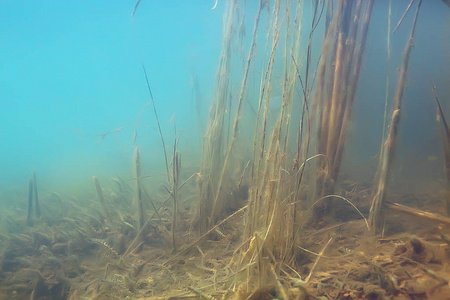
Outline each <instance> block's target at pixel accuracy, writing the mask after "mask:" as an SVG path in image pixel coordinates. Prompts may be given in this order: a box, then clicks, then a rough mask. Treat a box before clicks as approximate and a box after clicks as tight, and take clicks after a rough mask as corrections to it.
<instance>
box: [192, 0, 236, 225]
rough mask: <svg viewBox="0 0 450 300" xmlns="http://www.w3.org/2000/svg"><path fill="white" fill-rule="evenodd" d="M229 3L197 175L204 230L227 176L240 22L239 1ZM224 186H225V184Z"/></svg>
mask: <svg viewBox="0 0 450 300" xmlns="http://www.w3.org/2000/svg"><path fill="white" fill-rule="evenodd" d="M227 5H228V9H227V12H226V15H225V17H224V32H223V42H222V52H221V54H220V62H219V68H218V70H217V75H216V80H217V87H216V95H215V100H214V104H213V106H212V107H211V111H210V121H209V124H208V128H207V132H206V134H205V138H204V142H203V161H202V167H201V171H200V172H199V174H198V178H197V182H198V185H199V190H200V201H199V212H198V222H199V229H200V232H201V233H204V232H206V231H207V230H208V228H209V226H210V224H211V223H212V222H213V220H212V219H211V213H212V210H213V206H214V203H215V202H216V201H217V200H218V199H219V198H220V197H221V195H220V194H221V193H222V191H220V190H219V189H218V186H219V181H220V179H219V177H223V178H224V177H225V175H221V173H222V170H223V167H222V166H223V163H224V153H223V149H224V147H225V145H226V144H225V143H226V141H225V129H226V127H225V126H226V125H225V123H226V120H225V116H226V112H227V109H228V107H229V105H230V99H229V82H230V76H231V56H232V44H233V40H234V32H235V27H236V23H237V16H236V15H237V9H238V1H237V0H230V1H229V2H228V3H227ZM222 180H223V179H222ZM221 185H222V186H223V183H222V184H221ZM217 194H219V195H217ZM219 201H220V200H219ZM216 207H217V205H216ZM217 209H218V208H216V211H217ZM216 214H217V213H216Z"/></svg>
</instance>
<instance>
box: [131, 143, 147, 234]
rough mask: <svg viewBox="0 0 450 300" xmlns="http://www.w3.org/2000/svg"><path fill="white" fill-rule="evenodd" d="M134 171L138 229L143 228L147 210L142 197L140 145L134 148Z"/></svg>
mask: <svg viewBox="0 0 450 300" xmlns="http://www.w3.org/2000/svg"><path fill="white" fill-rule="evenodd" d="M134 171H135V176H136V208H137V220H138V230H141V229H142V227H143V225H144V223H145V212H144V203H143V197H142V186H141V159H140V156H139V147H136V148H135V150H134Z"/></svg>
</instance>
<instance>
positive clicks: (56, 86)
mask: <svg viewBox="0 0 450 300" xmlns="http://www.w3.org/2000/svg"><path fill="white" fill-rule="evenodd" d="M213 5H214V1H206V0H203V1H170V2H169V1H145V0H144V1H141V3H140V5H139V7H138V9H137V11H136V15H135V17H134V19H133V20H132V19H131V18H130V14H131V12H132V10H133V6H134V1H50V0H49V1H9V0H5V1H1V2H0V28H1V30H0V40H1V41H2V42H1V44H2V45H1V46H0V99H1V100H0V101H1V104H2V105H1V110H0V141H1V146H0V147H1V155H0V188H3V189H4V188H5V187H7V186H11V185H21V184H23V186H26V182H27V178H28V177H29V176H30V174H31V171H32V170H33V169H36V172H37V174H38V176H39V177H40V178H41V180H44V181H45V182H46V185H47V186H48V185H51V186H52V187H53V188H54V187H56V186H58V185H59V184H66V183H68V182H70V181H74V180H75V181H76V180H80V179H82V178H88V179H89V180H90V177H91V176H92V175H108V176H111V175H113V174H119V173H123V172H125V174H127V173H129V171H130V170H131V159H132V154H133V148H134V140H133V137H134V130H135V128H136V126H135V119H136V116H137V114H138V112H139V111H140V110H141V109H142V108H143V107H144V105H145V104H146V103H147V102H148V101H149V100H150V98H149V93H148V90H147V87H146V83H145V78H144V74H143V71H142V67H141V61H142V62H143V63H144V65H145V67H146V69H147V72H148V76H149V81H150V84H151V88H152V91H153V95H154V98H155V103H156V106H157V110H158V113H159V118H160V122H161V126H162V129H163V133H164V134H165V136H166V139H167V141H166V143H168V144H169V145H172V144H173V139H174V133H173V132H174V129H173V128H174V122H173V120H175V122H176V126H177V128H178V131H179V134H178V135H181V143H182V144H183V145H189V143H190V144H192V145H193V146H192V147H191V148H195V149H198V147H199V142H200V138H199V137H198V134H197V133H198V130H196V127H195V126H191V124H192V122H193V121H194V120H193V118H194V116H195V110H194V107H193V103H192V79H191V77H192V75H191V74H192V73H194V74H195V75H196V76H197V77H198V80H199V85H200V86H201V88H202V95H203V96H204V98H205V103H204V104H202V107H201V109H202V112H206V113H207V111H208V107H209V105H210V102H207V100H206V98H207V96H208V95H209V96H210V95H211V93H212V89H213V86H214V74H215V69H216V66H217V61H218V57H219V54H220V47H221V33H222V15H223V8H224V3H223V1H220V3H219V4H218V6H217V8H216V9H215V10H211V7H212V6H213ZM150 108H151V107H148V108H147V109H146V110H145V111H144V112H143V113H142V115H141V117H140V121H139V124H138V126H137V128H138V139H137V144H138V145H139V146H141V147H143V149H145V153H146V154H143V157H144V159H146V160H148V162H149V171H150V170H151V169H155V173H156V172H160V171H161V170H160V167H161V166H162V165H161V163H162V160H161V158H162V150H161V149H162V148H161V145H160V141H159V134H158V132H157V129H156V128H157V127H156V123H155V119H154V115H153V112H152V110H151V109H150ZM206 113H205V116H206ZM122 127H125V128H123V129H122V130H120V131H119V132H117V133H116V134H111V135H107V136H105V138H104V139H101V138H100V137H99V136H98V135H100V134H103V133H106V132H109V131H111V130H115V129H119V128H122ZM183 129H184V130H183ZM194 132H195V134H193V133H194ZM194 140H195V142H194ZM186 147H188V146H186ZM186 147H184V148H185V150H187V149H186ZM150 153H151V155H150Z"/></svg>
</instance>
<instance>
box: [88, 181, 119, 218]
mask: <svg viewBox="0 0 450 300" xmlns="http://www.w3.org/2000/svg"><path fill="white" fill-rule="evenodd" d="M92 179H93V180H94V184H95V189H96V191H97V197H98V200H99V201H100V205H101V206H102V209H103V212H104V213H105V215H106V219H107V220H108V222H109V223H110V224H111V226H114V224H115V223H114V220H113V218H112V217H111V213H110V212H109V208H108V206H107V205H106V202H105V197H103V192H102V187H101V186H100V182H99V181H98V178H97V177H96V176H92Z"/></svg>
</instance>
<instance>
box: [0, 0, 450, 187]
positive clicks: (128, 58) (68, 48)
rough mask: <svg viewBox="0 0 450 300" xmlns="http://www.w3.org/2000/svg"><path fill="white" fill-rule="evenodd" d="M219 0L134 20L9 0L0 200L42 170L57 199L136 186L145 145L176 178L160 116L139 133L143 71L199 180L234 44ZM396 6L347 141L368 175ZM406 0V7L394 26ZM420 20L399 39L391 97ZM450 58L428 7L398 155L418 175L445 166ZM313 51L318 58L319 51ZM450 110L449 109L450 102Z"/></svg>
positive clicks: (395, 38) (149, 156) (150, 7)
mask: <svg viewBox="0 0 450 300" xmlns="http://www.w3.org/2000/svg"><path fill="white" fill-rule="evenodd" d="M214 2H215V1H212V0H198V1H183V0H175V1H163V0H154V1H145V0H142V1H141V3H140V5H139V7H138V9H137V11H136V15H135V17H134V19H133V20H132V19H131V17H130V14H131V12H132V10H133V7H134V4H135V1H131V0H130V1H87V0H80V1H51V0H47V1H14V0H2V1H0V41H1V46H0V101H1V109H0V143H1V144H0V147H1V148H0V149H1V154H0V194H1V193H4V192H5V191H7V190H11V189H14V188H16V189H22V190H23V191H25V190H26V187H27V180H28V178H29V176H30V174H31V172H32V170H33V169H35V170H36V172H37V174H38V176H39V178H40V182H43V184H42V185H41V186H43V187H45V188H46V189H48V190H52V189H62V188H63V187H64V186H65V185H77V183H78V182H79V181H90V180H91V176H93V175H96V176H100V177H102V176H103V177H105V178H109V177H111V176H115V175H117V174H122V175H123V176H125V177H126V176H128V175H130V174H131V161H132V156H133V151H134V146H135V145H138V146H139V147H140V148H141V150H142V155H141V156H142V157H143V160H144V164H145V173H146V174H160V173H161V172H164V160H163V152H162V147H161V143H160V137H159V133H158V130H157V126H156V122H155V118H154V115H153V111H152V109H151V107H148V108H147V109H146V110H145V111H144V112H143V113H142V114H141V116H140V118H139V122H138V123H136V117H137V115H138V113H139V111H140V110H141V109H142V108H143V107H144V106H145V104H146V103H148V102H149V101H150V98H149V93H148V90H147V86H146V82H145V77H144V74H143V71H142V66H141V62H142V63H143V64H144V65H145V67H146V68H147V72H148V75H149V82H150V84H151V89H152V91H153V95H154V98H155V103H156V107H157V110H158V113H159V118H160V122H161V126H162V130H163V134H164V136H165V138H166V143H167V148H168V150H170V148H171V147H172V145H173V141H174V138H175V133H174V127H175V125H176V128H177V137H181V139H180V148H181V152H182V153H183V157H184V158H185V159H184V160H183V161H184V163H183V166H185V167H186V168H191V169H192V170H194V169H195V168H197V169H198V166H199V160H200V152H201V141H202V139H201V134H202V132H203V133H204V127H205V123H206V120H207V117H208V110H209V107H210V105H211V103H212V99H213V96H214V88H215V72H216V69H217V65H218V61H219V55H220V50H221V46H222V21H223V13H224V8H225V1H218V6H217V8H216V9H214V10H212V9H211V8H212V6H213V5H214ZM248 2H249V3H248V6H249V7H250V8H248V11H247V12H246V13H247V15H248V16H247V17H246V18H247V19H248V20H247V22H248V23H249V26H247V37H246V42H247V43H248V42H249V39H250V36H251V31H252V28H253V26H252V21H253V18H254V12H255V7H256V1H255V2H251V1H248ZM306 2H307V3H306V4H307V6H306V9H305V12H304V16H305V18H306V19H308V18H309V16H310V9H309V8H308V4H309V2H308V1H306ZM387 3H388V1H383V2H378V1H377V3H376V5H375V8H374V14H373V17H372V23H371V25H370V30H369V37H368V43H367V51H366V54H365V55H366V57H365V59H364V64H363V67H362V71H361V78H360V82H359V84H360V87H359V90H358V95H357V97H358V99H357V100H356V103H355V108H354V120H355V124H356V125H353V128H350V131H349V141H350V142H351V144H352V146H349V147H348V148H347V150H346V153H347V156H346V157H350V158H351V159H348V158H347V159H348V160H349V161H351V162H349V165H352V163H353V164H356V165H359V164H363V163H364V162H365V161H367V160H369V159H371V158H372V157H374V156H376V155H377V153H378V151H379V149H380V141H381V128H382V120H383V117H382V115H383V111H384V98H385V92H384V88H385V80H386V71H387V70H388V69H387V67H386V29H387V28H386V25H387V14H386V13H387ZM408 3H409V0H408V1H406V0H404V1H394V5H393V10H392V16H393V19H392V22H393V24H392V26H393V27H394V26H395V25H396V23H397V21H398V20H399V18H400V16H401V15H402V13H403V11H404V8H405V7H406V5H407V4H408ZM412 15H413V14H412V13H410V14H409V15H408V16H407V17H406V18H405V21H404V23H403V25H402V26H401V27H400V29H399V31H398V32H397V33H396V34H392V41H391V42H392V49H391V51H392V55H391V62H392V63H391V64H390V66H389V74H390V78H391V83H390V87H391V90H390V95H391V96H390V99H391V98H392V95H393V93H394V91H395V87H396V82H397V77H398V68H399V66H400V61H401V53H402V51H403V48H404V44H405V41H406V36H407V34H408V33H409V30H410V24H411V21H412ZM266 19H267V18H266V17H264V18H263V20H262V24H263V25H262V26H261V33H263V34H261V37H260V38H259V39H260V43H259V47H260V51H261V52H259V53H260V54H257V55H256V57H255V61H257V62H258V61H259V60H261V61H262V60H264V59H265V57H266V56H264V55H262V54H261V53H262V51H264V50H263V45H264V42H265V34H266V31H264V29H267V28H268V25H267V24H266V23H265V22H266ZM306 23H307V22H306ZM305 26H306V25H305ZM305 34H306V33H305ZM305 36H306V35H305ZM449 49H450V9H449V8H448V7H447V6H445V5H444V4H443V3H442V2H441V1H437V0H436V1H424V4H423V9H422V11H421V15H420V16H419V23H418V26H417V34H416V40H415V47H414V49H413V52H412V56H411V66H410V70H409V74H408V82H407V87H406V90H405V101H404V103H405V111H406V113H405V117H404V118H403V119H402V122H403V123H402V124H404V125H402V128H401V131H402V132H403V134H402V135H401V137H400V140H401V143H400V146H399V147H400V149H401V150H399V152H403V153H408V154H411V153H412V154H414V155H416V156H415V158H414V157H413V158H410V157H406V156H400V157H399V159H400V160H399V161H402V160H403V161H402V164H403V165H404V167H406V168H412V169H413V170H412V172H416V173H417V172H419V171H420V170H421V168H423V166H420V167H417V168H416V170H414V166H416V165H417V164H414V163H411V161H416V162H417V160H422V161H425V159H424V157H425V158H426V157H429V156H441V155H442V149H441V145H440V137H439V131H438V127H437V125H436V123H435V103H434V102H433V98H432V94H431V85H432V84H435V85H436V86H437V88H438V92H439V94H440V96H441V98H442V99H448V97H449V95H450V85H449V84H448V82H449V78H450V71H449V70H450V68H449V66H450V50H449ZM313 51H314V53H315V54H313V55H315V56H316V57H317V55H318V51H319V48H318V47H316V48H315V49H313ZM261 70H262V67H261V66H260V65H257V64H256V65H255V66H254V67H253V69H252V70H251V73H250V79H249V82H250V84H249V90H251V91H256V92H257V91H258V89H259V83H260V76H261ZM275 76H278V77H279V78H281V76H282V75H281V74H278V75H275ZM193 77H197V78H198V87H199V89H200V92H201V96H202V97H201V100H202V102H201V103H196V102H194V101H193V97H192V95H193V88H194V82H193ZM237 82H239V80H237ZM234 89H235V90H238V87H234ZM277 89H278V90H279V89H280V87H278V86H274V90H277ZM274 99H277V98H276V95H274ZM273 103H274V104H273V105H274V107H275V109H276V108H277V104H276V103H275V102H273ZM444 105H446V106H445V107H446V108H447V111H448V108H449V106H448V104H444ZM253 107H257V104H256V103H253ZM278 108H279V104H278ZM197 109H198V110H197ZM247 111H249V110H248V107H247ZM198 113H200V115H199V114H198ZM200 117H201V120H200ZM119 129H120V130H119ZM136 129H137V133H138V134H137V141H136V143H135V141H134V132H135V130H136ZM114 130H117V131H114ZM111 131H113V132H112V133H111V134H108V135H106V136H105V137H104V138H101V136H100V135H101V134H104V133H107V132H111ZM368 137H370V138H368ZM416 152H417V153H416ZM430 161H432V162H434V163H435V164H438V163H439V162H442V160H433V159H430ZM425 167H428V165H425ZM435 167H436V166H434V167H433V170H435ZM399 168H400V167H399ZM430 170H431V169H430ZM430 172H431V171H430ZM433 172H434V171H433Z"/></svg>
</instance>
